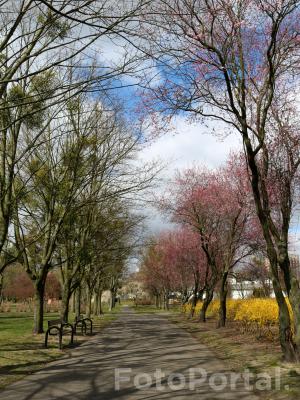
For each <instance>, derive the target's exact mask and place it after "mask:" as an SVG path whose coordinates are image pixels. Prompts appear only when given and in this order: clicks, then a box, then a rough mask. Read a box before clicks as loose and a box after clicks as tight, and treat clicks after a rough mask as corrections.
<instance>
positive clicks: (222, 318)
mask: <svg viewBox="0 0 300 400" xmlns="http://www.w3.org/2000/svg"><path fill="white" fill-rule="evenodd" d="M227 277H228V271H225V272H224V273H223V276H222V279H221V287H220V309H219V321H218V324H217V327H218V328H222V327H224V326H225V324H226V311H227V310H226V300H227V293H228V288H227Z"/></svg>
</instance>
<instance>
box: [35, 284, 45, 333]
mask: <svg viewBox="0 0 300 400" xmlns="http://www.w3.org/2000/svg"><path fill="white" fill-rule="evenodd" d="M44 296H45V281H44V280H38V281H36V282H35V296H34V300H35V304H34V328H33V332H34V333H43V332H44V326H43V325H44Z"/></svg>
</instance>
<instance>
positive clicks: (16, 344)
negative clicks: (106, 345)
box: [0, 306, 120, 389]
mask: <svg viewBox="0 0 300 400" xmlns="http://www.w3.org/2000/svg"><path fill="white" fill-rule="evenodd" d="M105 311H107V310H106V309H104V312H105ZM119 311H120V306H117V307H116V308H115V309H114V310H113V311H112V312H110V313H108V312H105V314H103V315H102V316H101V317H94V318H93V327H94V329H93V330H94V334H97V333H98V332H99V331H100V330H101V329H103V327H105V326H107V325H108V324H109V323H110V322H111V321H112V320H114V319H116V318H117V316H118V313H119ZM55 318H58V315H57V314H54V313H51V314H46V315H45V328H46V323H47V320H49V319H55ZM70 320H71V321H73V316H72V315H71V318H70ZM32 325H33V315H32V314H30V313H22V314H17V313H9V314H6V313H5V314H4V313H3V314H2V313H1V314H0V389H2V388H4V387H5V386H7V385H9V384H10V383H12V382H15V381H17V380H19V379H22V378H23V377H24V376H25V375H27V374H30V373H32V372H34V371H36V370H38V369H40V368H42V367H43V366H44V365H45V364H46V363H48V362H50V361H53V360H55V359H58V358H60V357H62V356H64V355H65V354H66V353H67V352H68V351H69V349H70V348H69V347H64V349H63V350H62V351H61V350H59V349H58V348H57V337H52V338H51V340H50V343H49V348H48V349H45V348H44V338H45V335H44V334H42V335H33V334H32ZM88 338H89V336H80V335H79V336H76V337H75V346H78V345H80V344H81V343H82V342H83V341H85V340H87V339H88ZM63 342H64V345H65V346H66V345H67V344H68V342H69V336H66V337H65V338H64V340H63Z"/></svg>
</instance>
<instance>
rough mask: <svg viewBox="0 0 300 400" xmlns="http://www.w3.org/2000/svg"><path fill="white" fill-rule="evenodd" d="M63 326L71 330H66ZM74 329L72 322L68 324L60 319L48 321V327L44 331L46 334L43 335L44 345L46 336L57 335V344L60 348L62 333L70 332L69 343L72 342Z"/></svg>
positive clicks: (46, 344) (46, 343)
mask: <svg viewBox="0 0 300 400" xmlns="http://www.w3.org/2000/svg"><path fill="white" fill-rule="evenodd" d="M65 328H70V329H71V331H70V332H67V331H65V330H64V329H65ZM75 332H76V331H75V329H74V327H73V325H72V324H69V323H67V322H64V321H62V320H52V321H48V329H47V332H46V336H45V347H46V348H47V347H48V337H49V335H50V336H58V345H59V348H60V350H61V349H62V338H63V335H64V333H70V334H71V341H70V344H73V343H74V333H75Z"/></svg>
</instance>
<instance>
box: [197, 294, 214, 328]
mask: <svg viewBox="0 0 300 400" xmlns="http://www.w3.org/2000/svg"><path fill="white" fill-rule="evenodd" d="M205 294H206V296H205V299H204V301H203V305H202V307H201V310H200V315H199V321H200V322H206V311H207V309H208V306H209V305H210V303H211V301H212V299H213V297H214V291H213V290H211V289H207V290H206V291H205Z"/></svg>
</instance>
